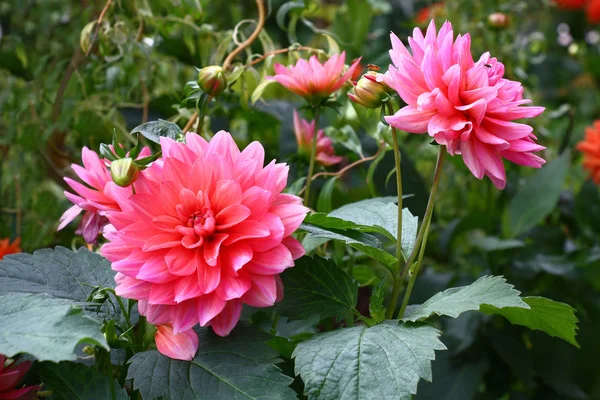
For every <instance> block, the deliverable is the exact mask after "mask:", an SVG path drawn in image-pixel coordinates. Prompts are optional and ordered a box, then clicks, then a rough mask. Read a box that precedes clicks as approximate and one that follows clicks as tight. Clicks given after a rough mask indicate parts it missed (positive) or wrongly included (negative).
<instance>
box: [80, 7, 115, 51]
mask: <svg viewBox="0 0 600 400" xmlns="http://www.w3.org/2000/svg"><path fill="white" fill-rule="evenodd" d="M112 2H113V0H108V1H107V2H106V4H105V5H104V8H103V9H102V11H100V15H99V16H98V20H97V21H96V29H94V36H92V40H91V41H90V46H89V47H88V49H87V51H86V52H85V56H86V57H87V56H89V55H90V51H92V47H94V46H93V45H92V43H94V41H95V40H96V37H98V32H99V31H100V24H102V20H103V19H104V16H105V15H106V12H107V11H108V8H109V7H110V5H111V4H112Z"/></svg>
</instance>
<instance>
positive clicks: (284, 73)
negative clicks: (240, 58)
mask: <svg viewBox="0 0 600 400" xmlns="http://www.w3.org/2000/svg"><path fill="white" fill-rule="evenodd" d="M345 60H346V52H345V51H343V52H342V54H339V55H338V54H334V55H333V56H331V58H330V59H329V60H327V61H326V62H325V64H321V63H320V62H319V60H318V59H317V56H312V57H310V59H309V60H308V61H306V60H304V59H300V60H298V62H297V63H296V65H295V66H293V65H291V66H290V67H285V66H283V65H281V64H278V63H275V76H269V77H267V79H272V80H275V81H277V82H279V83H281V84H282V85H283V86H285V87H286V88H288V89H289V90H290V91H291V92H293V93H295V94H297V95H298V96H301V97H304V99H305V100H306V101H307V102H308V103H309V104H311V105H313V106H315V105H318V104H319V103H320V102H321V101H323V100H324V99H326V98H327V97H329V96H330V95H331V94H332V93H334V92H336V91H337V90H338V89H340V88H341V87H342V86H343V85H344V83H346V82H347V81H348V80H349V79H350V78H351V77H352V76H353V74H354V70H356V68H358V64H359V62H360V58H359V59H356V60H354V62H353V63H352V65H350V68H348V70H346V72H344V61H345Z"/></svg>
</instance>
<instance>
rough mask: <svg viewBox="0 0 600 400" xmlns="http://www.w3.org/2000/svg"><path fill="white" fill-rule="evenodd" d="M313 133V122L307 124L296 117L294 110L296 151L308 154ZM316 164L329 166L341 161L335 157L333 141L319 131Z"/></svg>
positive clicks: (296, 113)
mask: <svg viewBox="0 0 600 400" xmlns="http://www.w3.org/2000/svg"><path fill="white" fill-rule="evenodd" d="M314 132H315V121H311V122H308V121H306V120H304V119H302V118H300V116H299V115H298V112H297V111H296V110H294V133H295V134H296V141H297V142H298V149H299V150H301V151H304V152H306V153H307V154H310V147H311V142H312V138H313V135H314ZM316 160H317V162H318V163H319V164H321V165H325V166H329V165H334V164H337V163H339V162H340V161H342V157H340V156H336V155H335V150H334V149H333V141H332V140H331V138H329V137H327V136H325V132H323V130H322V129H319V131H318V133H317V158H316Z"/></svg>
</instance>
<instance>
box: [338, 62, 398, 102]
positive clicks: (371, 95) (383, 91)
mask: <svg viewBox="0 0 600 400" xmlns="http://www.w3.org/2000/svg"><path fill="white" fill-rule="evenodd" d="M368 68H369V71H368V72H367V73H366V74H364V75H363V76H362V77H361V78H360V79H359V80H358V82H354V93H348V97H349V98H350V100H352V101H353V102H355V103H356V104H360V105H361V106H363V107H365V108H378V107H380V106H381V105H382V104H383V103H384V102H386V101H387V100H388V99H389V98H390V94H391V93H392V91H391V89H390V88H389V87H388V85H386V84H385V83H384V82H383V79H382V77H383V74H380V73H379V72H377V71H378V70H379V67H377V66H374V65H371V64H369V66H368Z"/></svg>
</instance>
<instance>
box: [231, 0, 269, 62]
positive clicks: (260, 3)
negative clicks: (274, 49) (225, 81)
mask: <svg viewBox="0 0 600 400" xmlns="http://www.w3.org/2000/svg"><path fill="white" fill-rule="evenodd" d="M256 7H258V22H257V23H256V28H254V32H252V34H251V35H250V36H249V37H248V39H246V40H244V41H243V42H242V43H240V45H239V46H238V47H236V48H235V49H234V50H233V51H232V52H231V53H229V55H228V56H227V58H226V59H225V61H223V69H224V70H227V68H229V66H230V65H231V62H232V61H233V59H234V58H235V56H237V55H238V54H240V53H241V52H242V51H244V49H245V48H247V47H249V46H250V45H251V44H252V42H254V41H255V40H256V38H258V35H260V32H261V31H262V29H263V27H264V26H265V17H266V14H265V3H264V0H256Z"/></svg>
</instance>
